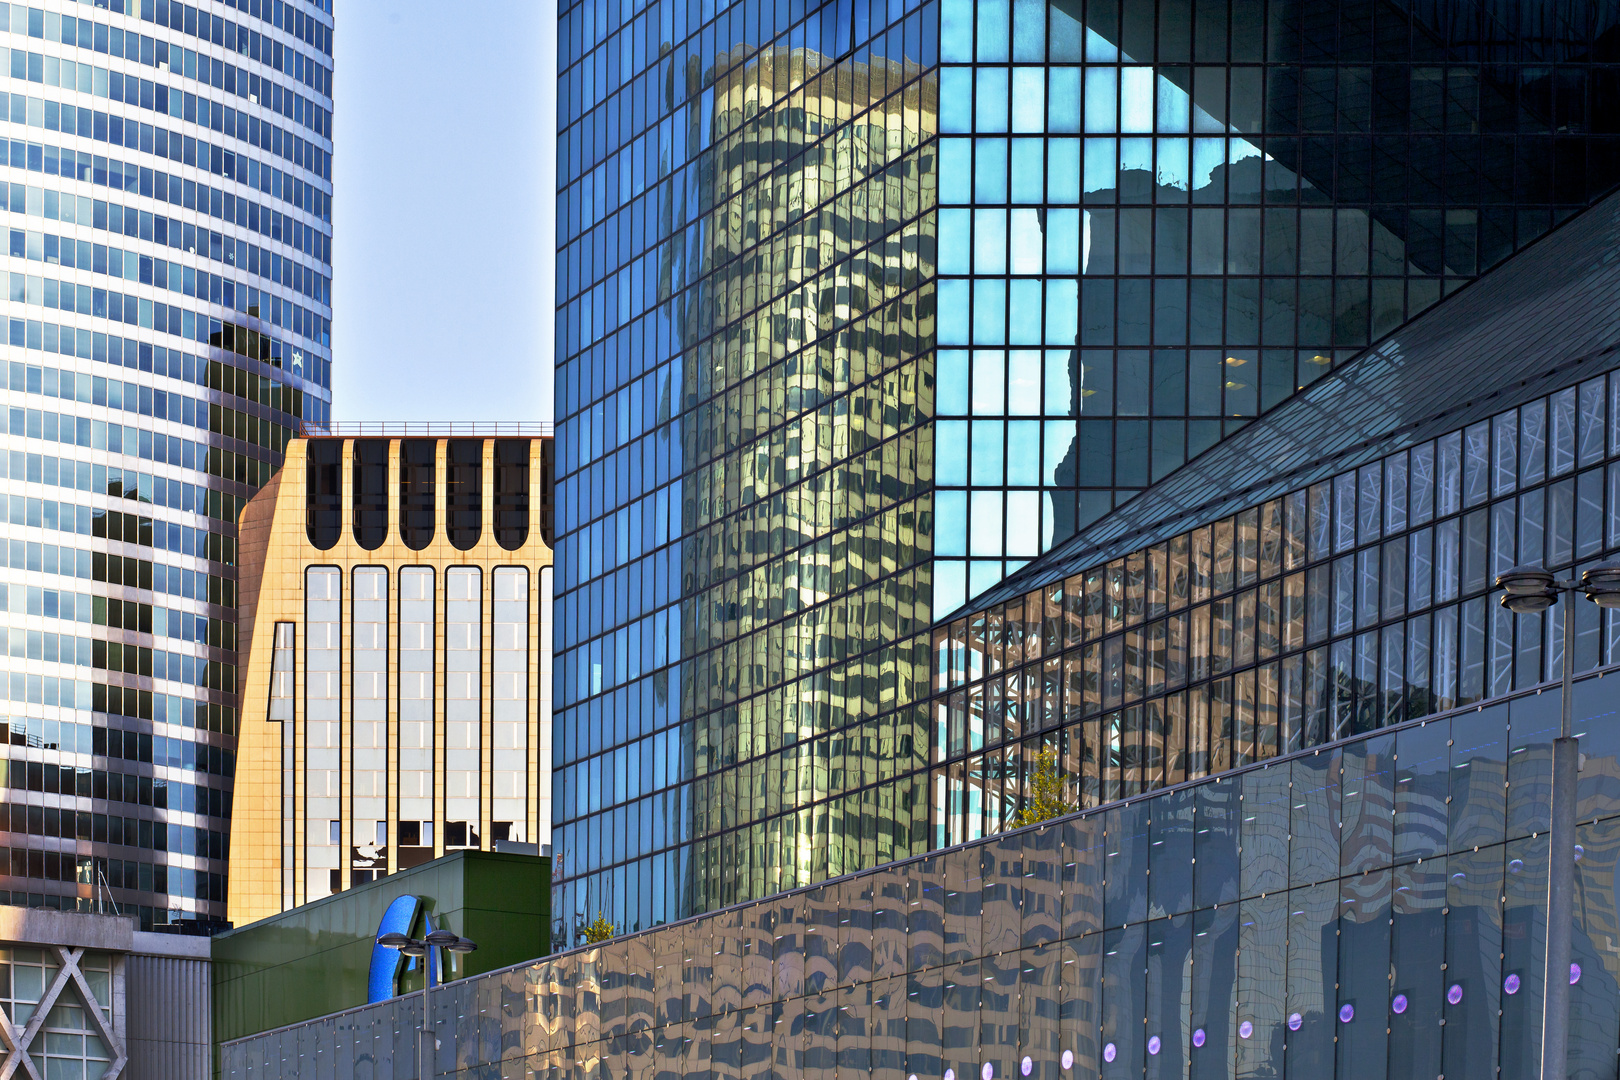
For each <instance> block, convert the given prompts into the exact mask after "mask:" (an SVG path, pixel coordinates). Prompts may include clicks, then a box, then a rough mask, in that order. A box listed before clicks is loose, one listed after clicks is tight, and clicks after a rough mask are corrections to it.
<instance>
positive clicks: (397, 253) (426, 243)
mask: <svg viewBox="0 0 1620 1080" xmlns="http://www.w3.org/2000/svg"><path fill="white" fill-rule="evenodd" d="M335 8H336V24H337V29H336V35H335V45H336V55H335V56H334V58H333V68H334V72H335V75H334V79H335V85H334V89H333V94H334V97H335V106H336V107H335V121H334V141H335V152H334V154H333V186H334V188H335V193H334V196H333V210H332V216H333V244H332V260H333V269H332V305H333V313H332V353H333V359H332V368H333V377H332V378H333V386H332V396H333V404H332V416H333V418H334V419H336V420H549V419H551V310H552V301H551V277H552V272H551V268H552V266H553V265H554V259H553V257H552V255H551V252H552V233H551V216H552V208H553V207H554V206H555V198H554V196H553V195H552V194H551V193H552V191H554V184H553V182H552V179H551V177H552V173H553V167H552V160H553V142H552V138H553V136H552V129H553V126H554V122H553V118H554V117H555V115H556V108H555V94H556V88H555V87H556V84H555V80H554V78H553V76H552V75H551V73H550V72H551V66H552V64H553V60H552V58H551V57H552V55H553V40H554V37H555V31H556V25H557V23H556V16H555V11H556V7H555V3H554V0H454V2H453V3H445V2H443V0H344V2H341V3H338V4H337V5H335Z"/></svg>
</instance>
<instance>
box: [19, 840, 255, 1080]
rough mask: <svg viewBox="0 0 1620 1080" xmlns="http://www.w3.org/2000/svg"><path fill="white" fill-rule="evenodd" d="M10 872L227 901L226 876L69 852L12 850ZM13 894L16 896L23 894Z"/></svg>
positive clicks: (195, 898) (24, 875) (130, 889)
mask: <svg viewBox="0 0 1620 1080" xmlns="http://www.w3.org/2000/svg"><path fill="white" fill-rule="evenodd" d="M216 835H217V834H216ZM10 871H11V876H12V877H13V878H24V879H26V878H42V879H44V880H46V881H64V882H78V883H80V884H84V885H92V886H93V885H96V884H98V881H97V878H98V877H99V878H101V879H102V880H104V881H105V883H106V885H107V887H109V888H114V889H125V890H128V891H131V892H143V893H158V894H160V895H162V894H167V895H169V896H171V897H185V898H187V899H194V900H215V901H219V902H220V903H223V902H224V900H225V875H224V874H211V873H208V872H206V871H201V870H190V869H186V868H184V867H179V866H169V865H167V864H165V863H147V862H137V861H135V860H132V859H107V858H102V857H100V856H90V855H74V854H73V853H72V852H68V851H64V852H60V853H58V852H55V851H39V850H36V849H33V848H12V849H11V858H10ZM12 895H13V896H14V897H15V896H20V895H22V894H20V893H13V894H12ZM58 1038H59V1036H58ZM59 1075H70V1074H59Z"/></svg>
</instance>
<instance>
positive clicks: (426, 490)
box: [399, 439, 436, 551]
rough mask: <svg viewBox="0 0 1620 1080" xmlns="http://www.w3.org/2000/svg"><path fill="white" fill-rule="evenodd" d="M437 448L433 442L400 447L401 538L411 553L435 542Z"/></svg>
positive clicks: (419, 441)
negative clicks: (435, 468)
mask: <svg viewBox="0 0 1620 1080" xmlns="http://www.w3.org/2000/svg"><path fill="white" fill-rule="evenodd" d="M435 446H436V444H435V443H434V441H433V440H432V439H404V440H402V441H401V442H400V444H399V535H400V538H401V539H402V540H404V541H405V546H406V547H408V548H410V549H411V550H412V551H421V550H422V549H423V548H425V547H427V546H428V545H429V544H431V543H432V542H433V512H434V506H433V482H434V450H435Z"/></svg>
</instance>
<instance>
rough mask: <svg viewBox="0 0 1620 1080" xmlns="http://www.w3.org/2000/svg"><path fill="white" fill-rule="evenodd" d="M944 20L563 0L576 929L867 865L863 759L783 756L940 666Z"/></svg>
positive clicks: (561, 802) (569, 863)
mask: <svg viewBox="0 0 1620 1080" xmlns="http://www.w3.org/2000/svg"><path fill="white" fill-rule="evenodd" d="M937 26H938V13H937V9H936V8H935V7H934V6H933V5H930V4H923V5H918V4H917V3H915V2H906V0H895V2H892V3H887V4H884V3H874V2H871V0H859V2H854V3H850V2H845V3H843V4H838V3H829V4H826V5H822V6H819V7H814V6H812V7H808V8H807V7H806V6H804V5H800V4H796V3H795V4H771V3H768V2H764V0H746V2H743V3H738V4H733V5H732V6H730V7H729V8H728V9H726V10H725V11H722V12H719V13H715V12H713V11H712V10H710V9H705V8H703V7H702V6H701V5H698V4H695V3H690V4H689V3H685V2H684V0H683V2H674V0H665V2H661V3H657V4H653V5H650V6H647V7H645V8H638V7H637V6H635V5H632V4H625V5H612V6H604V5H597V4H580V5H576V6H574V7H572V8H570V9H568V10H565V11H564V12H563V13H562V14H561V21H560V40H561V42H562V54H561V60H562V75H561V79H560V90H561V92H560V94H559V101H560V102H562V103H563V116H562V122H563V125H564V132H563V134H562V136H561V138H560V140H559V147H560V150H559V162H560V169H559V172H560V177H559V183H560V187H561V190H560V192H559V196H558V220H559V223H560V224H559V245H560V246H561V247H562V248H563V249H564V252H563V255H562V258H561V259H560V262H559V267H560V269H561V275H560V280H559V287H558V303H559V341H558V350H557V351H558V355H559V357H560V358H561V360H560V364H559V369H558V401H559V407H558V411H559V414H560V418H559V423H558V435H557V446H558V462H557V475H558V486H557V492H558V506H557V520H558V526H557V528H558V533H559V536H558V566H559V568H561V569H560V572H561V574H562V575H563V576H562V577H561V578H560V580H559V582H558V600H557V618H556V626H557V627H558V629H559V634H560V635H561V636H560V637H559V638H558V640H557V642H556V647H557V650H558V652H559V661H558V666H557V670H558V672H559V675H558V678H557V681H556V691H557V703H556V704H557V709H558V712H557V717H558V725H557V732H558V740H559V743H558V756H557V761H558V762H559V765H561V764H564V763H566V764H570V765H573V768H572V769H571V770H570V771H568V772H567V773H566V775H562V774H559V776H560V779H559V785H558V790H559V796H558V799H557V804H556V805H557V809H556V815H555V819H556V821H557V822H558V823H559V825H560V826H561V827H562V828H563V830H564V832H563V835H562V837H561V838H560V839H559V846H560V850H561V851H562V853H563V859H562V862H561V863H560V864H559V867H558V871H557V873H558V880H559V882H564V884H561V885H560V889H561V891H560V893H559V896H561V897H563V898H564V899H562V900H560V901H559V902H558V903H557V905H556V908H555V910H557V911H558V912H567V914H566V915H564V916H563V922H564V923H565V924H566V925H565V926H564V927H563V928H561V932H571V931H572V930H573V929H574V927H573V923H574V922H576V921H582V920H583V919H585V918H588V917H590V915H589V914H587V913H594V912H595V911H597V910H598V909H601V910H604V911H607V912H608V913H609V917H610V919H612V920H614V921H616V922H618V923H620V924H622V925H628V926H647V925H651V924H652V923H653V922H654V921H661V920H664V919H668V918H671V917H673V916H675V915H677V914H680V913H684V912H688V911H693V910H702V909H704V908H707V907H710V906H713V905H714V904H718V903H725V902H729V901H730V900H732V899H735V898H737V897H740V896H744V895H763V894H765V893H767V892H771V891H774V890H775V889H777V888H780V887H782V883H783V882H784V881H785V882H786V883H787V884H788V885H792V884H796V883H797V882H799V881H800V880H813V879H814V878H816V877H820V876H824V875H825V874H826V873H827V872H828V856H827V851H828V849H829V846H831V847H832V849H833V850H834V851H835V852H837V854H836V855H834V856H833V858H834V864H835V865H836V866H840V867H842V866H844V865H845V860H844V857H843V847H842V844H841V842H839V841H837V840H836V839H834V836H835V834H834V833H833V832H831V831H829V823H828V819H827V817H826V815H825V814H821V815H820V816H819V817H818V816H817V815H815V814H813V813H811V812H809V811H808V806H809V804H810V802H811V801H812V800H813V799H814V798H815V797H816V793H817V792H818V791H819V792H822V793H825V791H826V790H827V786H828V784H829V782H841V781H831V779H830V778H829V777H828V775H827V772H826V766H825V761H823V762H822V763H821V765H820V767H819V768H818V766H817V764H816V763H815V762H814V760H813V759H812V757H811V756H810V755H809V754H806V755H805V758H804V761H803V763H802V768H800V767H798V766H797V765H796V766H795V767H794V768H793V769H791V770H788V771H786V772H784V771H782V770H780V769H778V770H776V771H774V772H771V773H769V774H767V772H766V770H765V767H764V763H765V761H766V758H765V756H764V755H767V754H770V753H771V752H773V751H776V750H779V749H780V748H781V747H783V746H785V745H799V744H801V743H804V745H805V746H806V748H807V749H808V743H805V742H804V741H805V740H808V739H810V738H811V737H813V736H815V735H824V734H826V733H829V732H832V731H834V730H843V729H845V728H846V727H848V726H849V725H850V724H851V723H854V722H856V721H858V720H859V719H860V718H862V717H865V716H869V715H870V714H871V713H872V712H874V711H875V710H876V709H877V708H878V706H879V703H880V702H882V701H886V700H893V699H894V698H895V697H896V696H897V695H899V696H901V697H903V698H907V699H909V697H910V696H911V694H912V692H913V688H914V686H917V685H919V684H920V683H921V682H922V681H923V679H924V678H925V676H924V668H923V665H924V664H925V663H926V646H925V645H924V644H922V643H921V642H919V643H917V644H912V643H911V642H908V643H907V644H906V645H904V646H899V647H896V646H895V645H894V642H895V640H896V635H910V634H915V633H916V632H918V631H920V630H921V629H923V627H924V626H925V625H926V623H927V618H928V607H927V604H928V595H929V583H928V576H927V571H926V566H925V565H924V562H925V560H926V558H927V555H928V550H929V544H930V541H929V532H930V527H931V526H930V522H931V514H930V511H929V506H928V503H927V501H926V500H925V499H922V498H920V496H922V495H924V493H925V492H926V489H927V485H928V483H929V479H930V476H931V472H932V468H931V465H930V461H929V459H930V454H931V447H930V440H929V439H928V437H927V435H926V427H925V425H926V423H927V421H928V420H929V418H930V416H931V414H932V376H931V359H930V349H931V346H932V338H933V298H932V292H931V289H930V287H929V285H928V282H929V279H930V278H931V277H932V273H933V259H934V239H933V232H934V219H933V216H932V209H933V205H934V202H935V197H936V196H935V191H936V187H937V179H936V176H937V170H936V165H935V160H934V147H933V142H932V139H933V135H934V133H935V126H936V125H935V116H936V114H937V109H938V105H937V102H936V96H935V89H934V82H933V78H932V75H931V74H930V71H931V68H932V65H933V56H934V53H935V51H936V50H935V39H936V33H937ZM880 613H887V615H886V616H885V615H884V614H880ZM863 631H864V632H863ZM698 777H703V778H705V779H704V781H703V783H704V784H705V787H704V788H702V789H701V790H700V789H698V788H696V787H693V786H692V782H693V781H694V780H696V779H697V778H698ZM654 792H658V793H659V794H656V795H654V794H653V793H654ZM800 806H804V807H805V808H806V811H805V812H804V813H803V814H802V815H800V814H798V813H797V808H798V807H800ZM768 808H769V812H770V814H772V815H774V818H775V820H774V821H773V823H772V824H771V825H770V826H769V827H766V826H765V825H764V824H763V822H764V819H765V817H766V816H767V809H768ZM784 810H789V811H792V812H790V813H787V814H785V815H784V813H783V811H784ZM745 821H747V822H758V823H760V824H759V827H758V828H757V829H755V830H754V831H753V832H750V833H749V834H747V835H746V836H742V837H738V836H736V835H735V834H733V835H730V836H728V838H727V839H726V840H725V842H724V847H723V848H722V845H721V844H720V843H715V844H702V843H699V844H696V845H694V843H693V842H694V841H696V840H698V839H699V838H700V837H703V836H707V835H712V834H717V833H720V832H723V831H726V830H729V829H732V828H734V827H735V826H737V825H739V824H741V823H743V822H745ZM587 837H589V838H590V839H589V840H587V839H586V838H587ZM848 865H850V866H853V865H854V860H853V859H851V860H850V861H849V863H848ZM607 867H612V869H608V870H606V872H599V871H603V870H604V869H605V868H607ZM833 872H838V871H836V870H835V871H833ZM783 875H785V877H784V876H783Z"/></svg>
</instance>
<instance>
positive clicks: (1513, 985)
mask: <svg viewBox="0 0 1620 1080" xmlns="http://www.w3.org/2000/svg"><path fill="white" fill-rule="evenodd" d="M1502 989H1503V990H1505V991H1506V992H1507V993H1508V994H1509V995H1512V994H1517V993H1518V992H1519V977H1518V976H1517V975H1509V976H1508V977H1507V978H1505V979H1503V980H1502Z"/></svg>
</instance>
